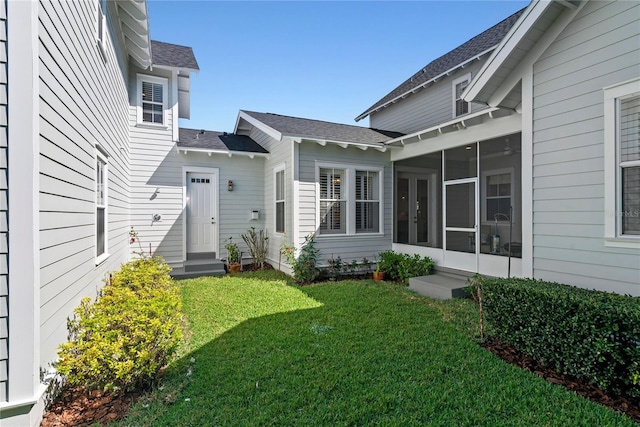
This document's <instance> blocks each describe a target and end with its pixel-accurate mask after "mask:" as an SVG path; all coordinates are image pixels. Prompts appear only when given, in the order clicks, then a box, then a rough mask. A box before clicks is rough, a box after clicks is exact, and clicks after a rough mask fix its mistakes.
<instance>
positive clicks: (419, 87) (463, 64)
mask: <svg viewBox="0 0 640 427" xmlns="http://www.w3.org/2000/svg"><path fill="white" fill-rule="evenodd" d="M497 46H498V45H495V46H492V47H490V48H489V49H487V50H485V51H483V52H480V53H479V54H477V55H475V56H473V57H471V58H468V59H466V60H464V61H462V62H461V63H459V64H457V65H455V66H454V67H451V68H450V69H448V70H447V71H445V72H443V73H440V74H438V75H437V76H435V77H433V78H431V79H429V80H427V81H426V82H423V83H420V84H419V85H417V86H415V87H413V88H412V89H410V90H407V91H406V92H404V93H402V94H400V95H398V96H396V97H395V98H393V99H390V100H389V101H387V102H385V103H384V104H381V105H378V106H377V107H375V108H370V109H368V110H367V111H365V112H364V113H362V114H360V115H359V116H358V117H356V118H355V121H356V122H359V121H360V120H362V119H364V118H366V117H367V116H369V115H370V114H372V113H376V112H378V111H380V110H383V109H385V108H387V107H388V106H389V105H391V104H395V103H396V102H398V101H400V100H401V99H404V98H406V97H408V96H410V95H413V94H414V93H416V92H418V91H420V90H422V89H424V88H425V87H427V86H430V85H431V84H433V83H436V82H438V81H439V80H442V79H443V78H445V77H447V76H450V75H451V74H453V73H455V72H456V71H458V70H459V69H461V68H464V67H466V66H467V65H469V64H470V63H471V62H474V61H478V60H480V59H482V58H483V57H485V56H487V55H488V54H489V53H491V52H492V51H493V50H494V49H495V48H496V47H497Z"/></svg>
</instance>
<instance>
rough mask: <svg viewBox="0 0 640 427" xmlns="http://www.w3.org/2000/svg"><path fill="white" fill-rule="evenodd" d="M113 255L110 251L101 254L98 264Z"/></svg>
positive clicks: (97, 260)
mask: <svg viewBox="0 0 640 427" xmlns="http://www.w3.org/2000/svg"><path fill="white" fill-rule="evenodd" d="M110 256H111V254H110V253H108V252H107V253H104V254H102V255H100V256H99V257H97V258H96V266H98V265H100V264H102V263H103V262H105V261H106V260H107V258H109V257H110Z"/></svg>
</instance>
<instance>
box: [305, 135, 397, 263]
mask: <svg viewBox="0 0 640 427" xmlns="http://www.w3.org/2000/svg"><path fill="white" fill-rule="evenodd" d="M316 161H320V162H332V163H341V164H348V165H362V166H380V167H383V173H384V182H383V191H384V199H383V200H381V203H383V206H384V215H383V217H382V218H380V220H381V222H382V224H383V230H384V234H382V235H368V236H365V235H362V236H358V235H356V236H353V235H350V236H327V235H325V236H322V235H319V234H317V233H318V225H317V224H316ZM391 183H392V176H391V166H390V161H389V153H388V152H386V153H381V152H379V151H377V150H367V151H362V150H360V149H359V148H356V147H348V148H346V149H345V148H341V147H338V146H337V145H327V146H325V147H322V146H320V145H318V144H315V143H302V144H301V145H300V196H299V197H300V211H299V221H300V236H301V237H302V238H303V237H304V236H306V235H308V234H309V233H316V242H317V245H316V247H317V248H318V249H320V251H321V253H320V256H319V258H320V264H323V265H326V262H327V259H329V258H330V257H331V255H333V256H334V257H337V256H340V257H341V258H342V260H343V261H349V262H350V261H352V260H354V259H357V260H362V258H364V257H366V258H368V259H369V260H371V259H373V257H374V256H375V255H377V254H378V253H379V252H381V251H384V250H387V249H391V240H392V233H391V226H392V224H391V220H392V204H391V201H392V191H391Z"/></svg>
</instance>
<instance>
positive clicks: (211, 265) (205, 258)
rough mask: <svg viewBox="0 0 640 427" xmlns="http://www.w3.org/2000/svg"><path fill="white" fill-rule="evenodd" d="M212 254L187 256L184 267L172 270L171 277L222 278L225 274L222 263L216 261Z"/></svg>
mask: <svg viewBox="0 0 640 427" xmlns="http://www.w3.org/2000/svg"><path fill="white" fill-rule="evenodd" d="M215 256H216V254H215V253H213V252H210V253H209V252H208V253H197V254H187V261H185V263H184V267H181V268H174V269H173V270H172V271H171V277H173V278H174V279H190V278H193V277H201V276H223V275H224V274H225V270H224V263H223V262H222V261H220V260H219V259H216V257H215Z"/></svg>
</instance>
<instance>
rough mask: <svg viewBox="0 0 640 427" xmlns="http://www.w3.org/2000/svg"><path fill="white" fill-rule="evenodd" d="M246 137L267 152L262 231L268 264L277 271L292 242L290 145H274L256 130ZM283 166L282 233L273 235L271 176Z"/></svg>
mask: <svg viewBox="0 0 640 427" xmlns="http://www.w3.org/2000/svg"><path fill="white" fill-rule="evenodd" d="M249 136H250V137H251V138H252V139H253V140H254V141H256V142H257V143H258V144H260V145H262V146H263V147H264V148H265V149H266V150H268V151H269V158H268V159H265V162H264V171H263V182H262V183H261V184H262V186H263V187H262V188H263V200H264V209H263V211H262V212H261V215H262V214H264V228H265V230H266V232H267V234H268V236H269V252H268V259H269V260H270V263H271V264H272V265H273V266H274V267H275V268H278V261H279V260H280V257H279V255H280V247H281V245H282V244H283V243H284V242H285V241H286V242H287V243H291V241H292V240H293V232H292V231H293V218H294V215H295V213H294V211H293V172H294V171H293V154H292V153H293V144H294V142H293V141H292V140H291V139H290V138H283V139H282V141H276V140H275V139H273V138H271V137H270V136H268V135H267V134H265V133H264V132H262V131H260V130H259V129H256V128H252V130H251V132H250V133H249ZM283 164H284V186H285V187H284V189H285V193H284V194H285V201H284V203H285V211H284V212H285V218H284V227H285V233H284V234H282V233H276V230H275V224H276V220H275V194H274V186H273V184H274V175H275V169H276V168H278V167H280V166H282V165H283Z"/></svg>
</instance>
